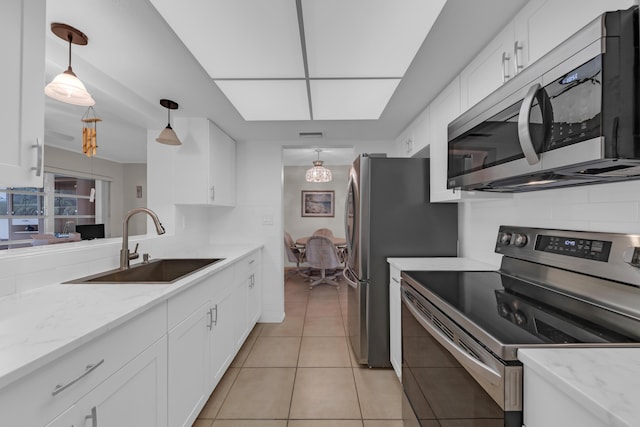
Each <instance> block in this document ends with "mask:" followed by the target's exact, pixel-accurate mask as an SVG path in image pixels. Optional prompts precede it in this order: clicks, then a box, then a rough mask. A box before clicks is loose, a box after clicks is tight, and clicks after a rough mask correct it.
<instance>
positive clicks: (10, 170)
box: [0, 0, 46, 187]
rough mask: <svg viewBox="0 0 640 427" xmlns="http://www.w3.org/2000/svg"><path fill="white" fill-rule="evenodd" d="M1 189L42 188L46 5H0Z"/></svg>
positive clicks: (16, 1) (20, 1) (22, 0)
mask: <svg viewBox="0 0 640 427" xmlns="http://www.w3.org/2000/svg"><path fill="white" fill-rule="evenodd" d="M0 23H1V24H2V25H0V52H2V53H3V57H4V64H3V66H2V67H0V89H1V90H2V93H3V94H4V104H5V105H7V106H11V107H10V108H3V110H2V114H1V115H0V128H2V130H3V138H2V156H0V187H3V186H7V187H9V186H10V187H42V186H43V173H42V167H43V164H44V162H43V151H42V150H43V144H44V44H45V34H44V30H45V27H46V25H45V2H43V1H40V0H3V1H2V2H0Z"/></svg>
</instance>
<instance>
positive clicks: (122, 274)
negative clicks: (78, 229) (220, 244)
mask: <svg viewBox="0 0 640 427" xmlns="http://www.w3.org/2000/svg"><path fill="white" fill-rule="evenodd" d="M222 260H224V258H165V259H158V260H153V261H150V262H148V263H142V264H137V265H134V266H132V267H130V268H127V269H125V270H120V269H117V270H110V271H106V272H102V273H98V274H94V275H91V276H86V277H81V278H79V279H75V280H71V281H69V282H65V283H68V284H102V283H113V284H126V283H145V284H153V283H156V284H167V283H173V282H175V281H177V280H179V279H182V278H183V277H185V276H188V275H189V274H192V273H195V272H196V271H198V270H201V269H203V268H205V267H207V266H209V265H211V264H214V263H216V262H220V261H222Z"/></svg>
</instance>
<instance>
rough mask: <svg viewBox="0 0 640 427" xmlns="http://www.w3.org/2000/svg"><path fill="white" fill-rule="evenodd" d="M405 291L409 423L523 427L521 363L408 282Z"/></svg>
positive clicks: (404, 361)
mask: <svg viewBox="0 0 640 427" xmlns="http://www.w3.org/2000/svg"><path fill="white" fill-rule="evenodd" d="M401 289H402V383H403V389H404V393H405V399H406V401H407V404H405V405H403V407H404V409H403V418H405V422H406V423H407V425H419V426H421V427H427V426H432V425H434V424H433V422H434V420H441V421H444V420H446V421H448V422H455V421H457V422H459V423H465V425H467V424H466V423H469V425H472V424H473V423H474V422H480V423H482V425H483V426H487V427H489V426H490V427H494V426H495V427H502V426H505V427H521V426H522V400H521V399H522V366H521V365H520V364H514V365H511V364H506V363H505V362H503V361H501V360H500V359H497V358H496V357H495V356H493V355H491V354H490V353H489V352H488V351H487V350H485V349H484V348H483V347H482V346H480V345H479V344H478V343H477V342H476V341H475V340H473V339H472V338H471V337H469V336H468V335H467V334H466V333H465V332H464V331H463V330H462V329H460V328H458V327H457V326H456V325H455V324H453V322H451V321H450V319H449V318H447V317H446V316H444V315H443V314H441V313H440V312H439V311H438V309H437V308H435V307H434V306H433V305H432V304H430V303H429V302H428V301H427V300H426V299H425V298H424V297H423V296H422V295H420V294H419V293H418V292H417V291H416V290H415V289H413V288H412V287H411V286H409V285H408V284H407V283H406V282H404V281H402V288H401ZM416 422H417V424H416ZM473 425H476V424H473Z"/></svg>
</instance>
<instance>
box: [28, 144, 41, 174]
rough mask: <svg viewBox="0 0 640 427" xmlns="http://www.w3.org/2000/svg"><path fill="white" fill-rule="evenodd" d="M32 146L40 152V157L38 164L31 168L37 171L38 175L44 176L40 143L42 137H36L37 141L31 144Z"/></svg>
mask: <svg viewBox="0 0 640 427" xmlns="http://www.w3.org/2000/svg"><path fill="white" fill-rule="evenodd" d="M31 148H35V149H36V150H37V151H36V153H37V154H38V159H37V160H36V162H37V164H36V166H35V167H32V168H31V170H34V171H36V176H42V150H43V147H42V144H40V138H36V143H35V144H34V145H32V146H31Z"/></svg>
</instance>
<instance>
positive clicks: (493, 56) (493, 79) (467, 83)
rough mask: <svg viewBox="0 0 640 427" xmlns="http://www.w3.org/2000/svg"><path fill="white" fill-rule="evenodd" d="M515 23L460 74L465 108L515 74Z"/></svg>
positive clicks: (462, 99) (463, 107) (471, 105)
mask: <svg viewBox="0 0 640 427" xmlns="http://www.w3.org/2000/svg"><path fill="white" fill-rule="evenodd" d="M514 43H515V36H514V24H513V22H512V23H509V25H507V26H506V27H505V28H504V29H503V30H502V31H501V32H500V34H498V35H497V36H496V37H495V38H494V39H493V40H492V41H491V42H490V43H489V44H488V45H487V46H486V47H485V48H484V49H483V50H482V51H481V52H480V53H479V54H478V55H477V56H476V57H475V58H474V59H473V60H472V61H471V62H470V63H469V64H468V65H467V66H466V67H465V68H464V70H462V72H461V73H460V88H461V100H460V101H461V106H462V111H465V110H467V109H469V108H471V107H473V106H474V105H475V104H476V103H478V101H480V100H482V99H483V98H484V97H486V96H487V95H489V94H490V93H491V92H493V91H494V90H496V89H497V88H499V87H500V86H501V85H502V84H503V83H504V82H506V81H507V80H509V79H510V78H512V77H513V75H514V73H515V70H514V67H515V61H516V60H517V59H516V58H515V55H514V51H513V47H514Z"/></svg>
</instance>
